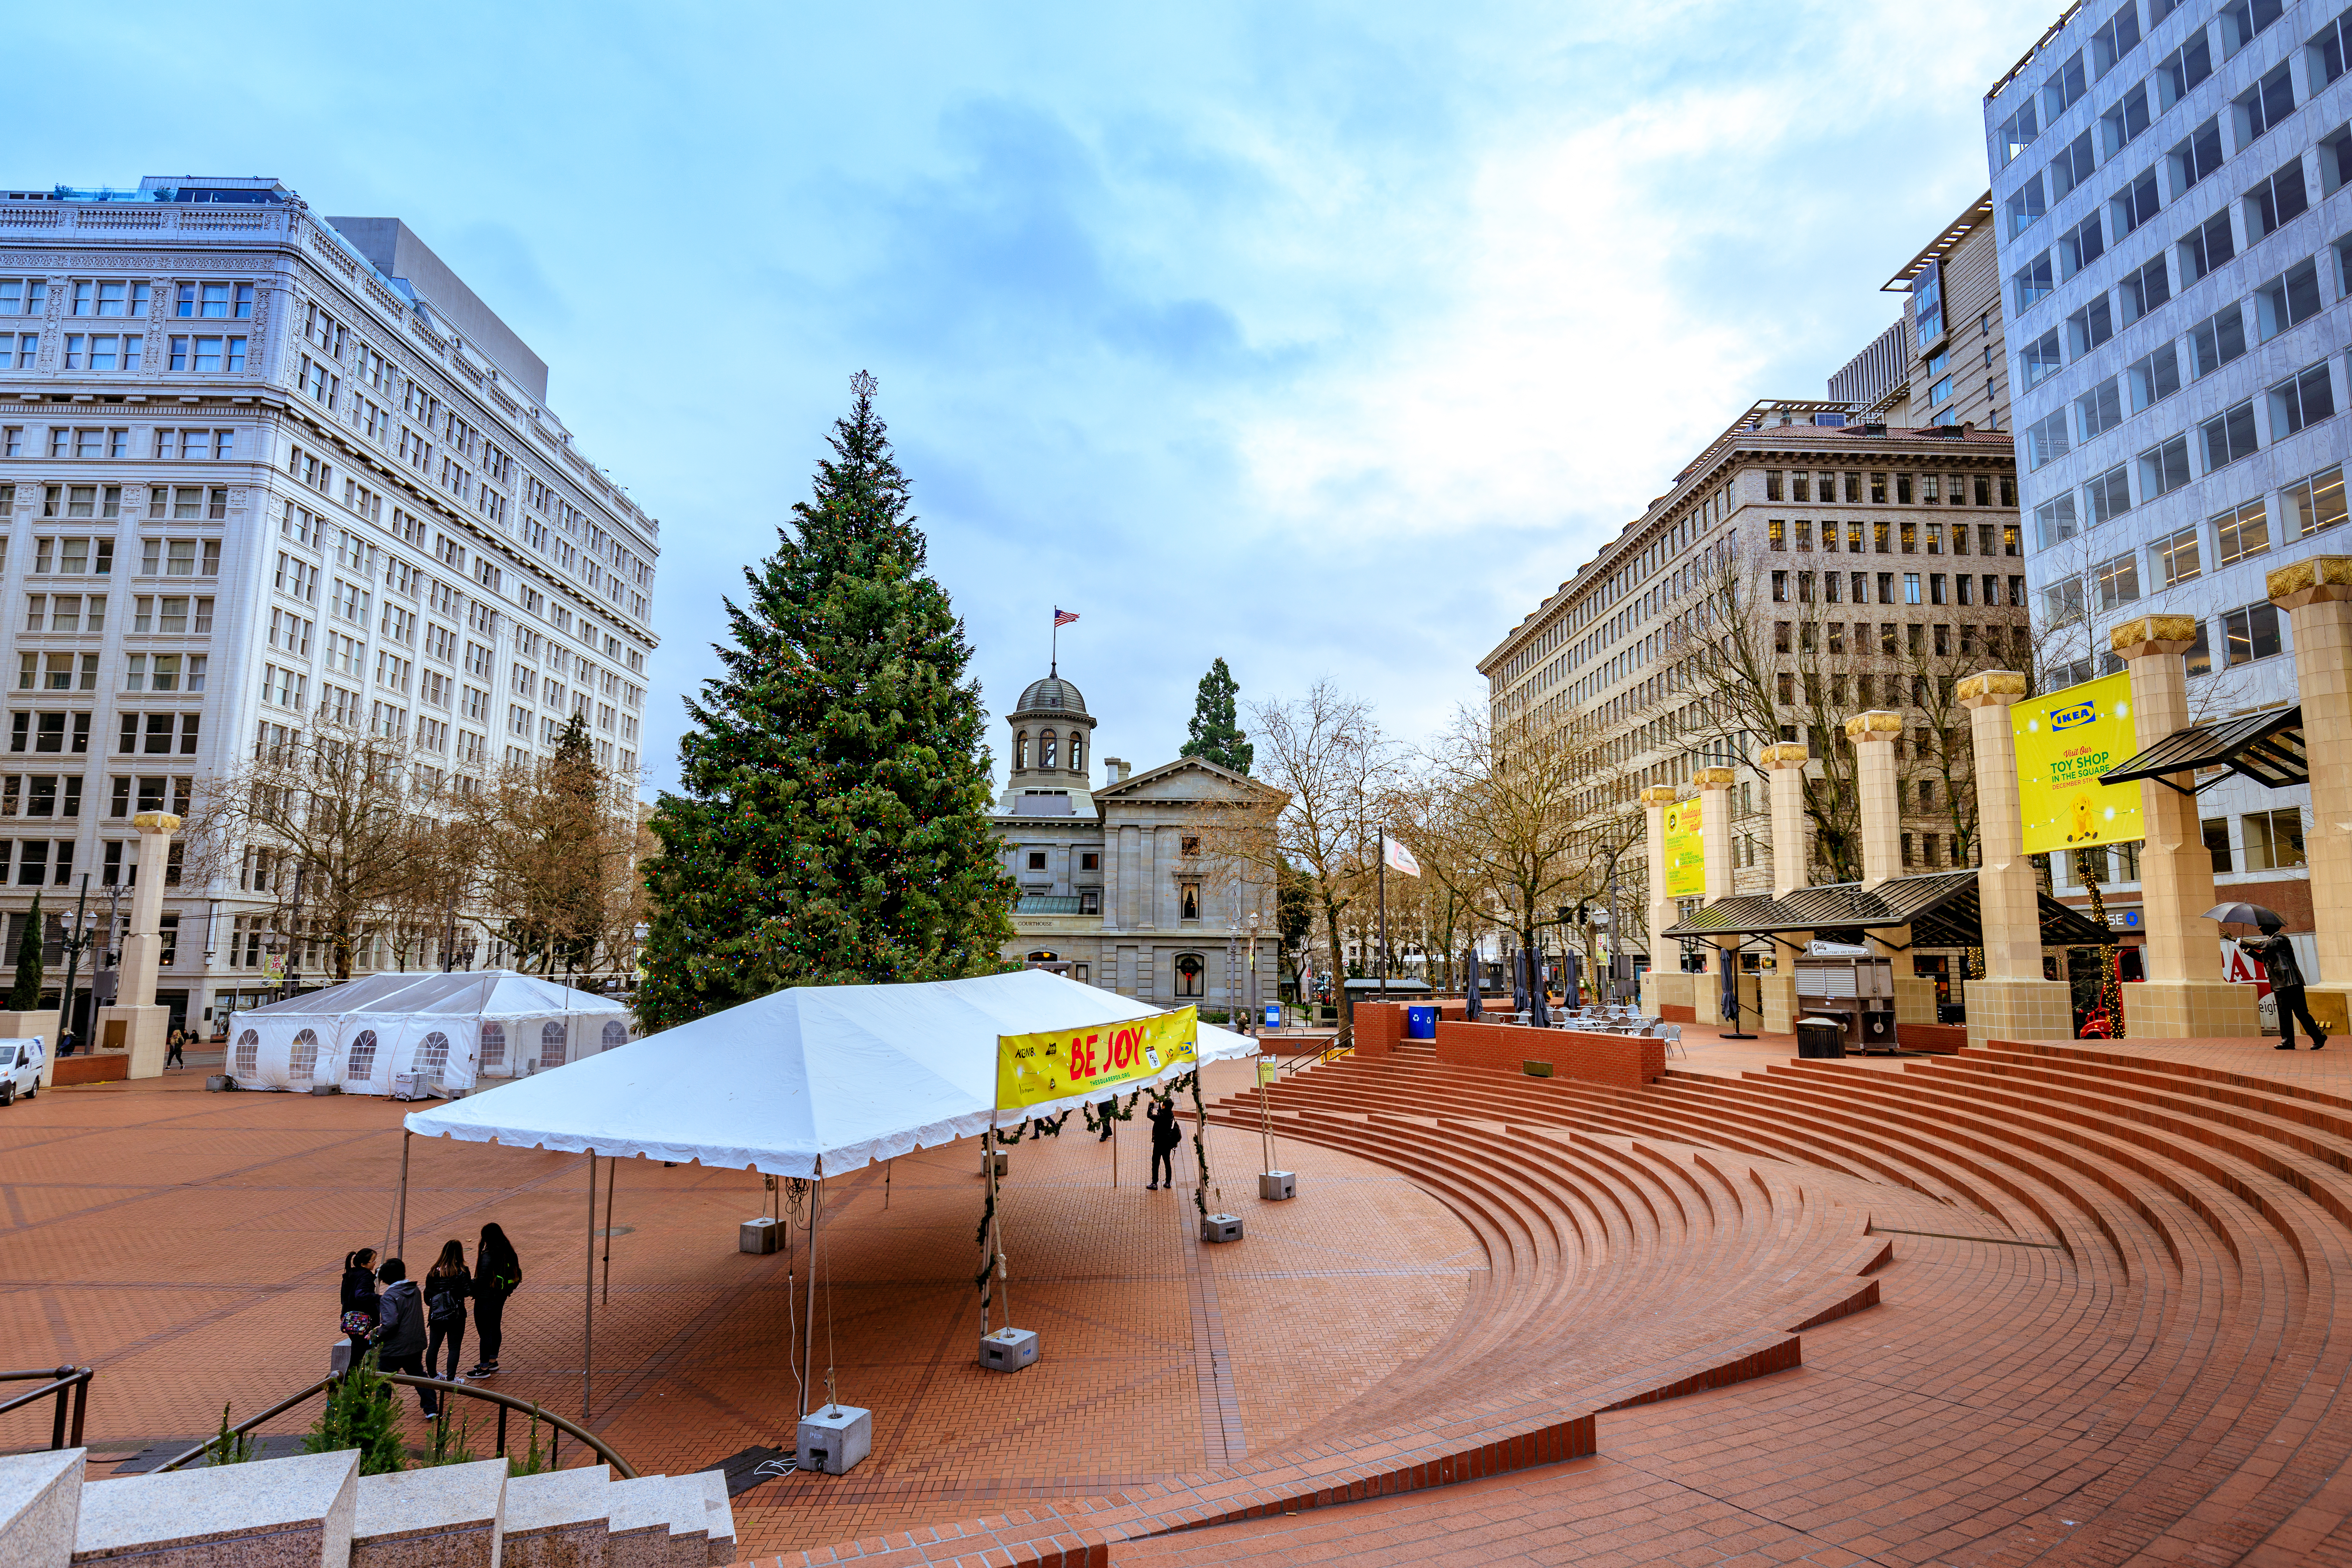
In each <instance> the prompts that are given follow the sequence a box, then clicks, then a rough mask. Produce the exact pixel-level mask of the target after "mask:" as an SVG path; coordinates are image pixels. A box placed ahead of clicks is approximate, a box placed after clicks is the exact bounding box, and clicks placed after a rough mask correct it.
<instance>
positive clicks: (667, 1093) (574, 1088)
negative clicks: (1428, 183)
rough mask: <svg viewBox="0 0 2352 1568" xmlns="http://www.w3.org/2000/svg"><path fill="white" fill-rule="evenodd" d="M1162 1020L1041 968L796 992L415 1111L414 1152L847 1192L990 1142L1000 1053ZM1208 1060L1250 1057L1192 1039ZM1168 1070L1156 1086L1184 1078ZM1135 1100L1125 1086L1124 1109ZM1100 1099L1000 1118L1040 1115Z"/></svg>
mask: <svg viewBox="0 0 2352 1568" xmlns="http://www.w3.org/2000/svg"><path fill="white" fill-rule="evenodd" d="M1162 1011H1165V1009H1162V1008H1159V1007H1153V1006H1151V1005H1148V1004H1146V1003H1142V1002H1139V1001H1136V1000H1135V999H1133V998H1132V997H1128V996H1121V995H1118V994H1116V993H1114V992H1109V991H1099V990H1097V989H1096V988H1095V987H1094V986H1091V985H1087V984H1081V983H1080V982H1077V981H1075V980H1066V979H1064V978H1062V977H1061V976H1060V975H1058V974H1053V973H1047V972H1046V971H1045V970H1041V969H1028V970H1022V971H1020V972H1018V973H1012V974H990V975H982V976H981V977H979V978H977V979H972V980H944V981H935V982H929V983H925V984H899V985H818V986H800V987H795V988H794V989H793V990H789V991H779V992H777V993H775V994H773V995H770V996H762V997H761V998H760V999H759V1000H757V1001H755V1002H746V1003H744V1004H743V1005H740V1006H739V1007H730V1008H729V1009H727V1011H725V1012H723V1013H715V1014H712V1015H711V1016H709V1017H705V1018H698V1019H696V1020H695V1021H694V1022H692V1023H690V1024H681V1025H679V1026H677V1028H674V1029H669V1030H666V1031H664V1032H663V1033H661V1034H658V1035H654V1036H651V1037H647V1038H646V1039H642V1040H639V1041H637V1042H635V1044H633V1045H631V1046H629V1047H627V1048H626V1049H625V1050H618V1051H610V1052H606V1053H604V1054H603V1055H599V1056H594V1057H590V1058H587V1059H585V1060H583V1061H578V1062H574V1063H573V1064H572V1066H571V1067H570V1068H566V1069H565V1070H564V1071H562V1072H559V1073H546V1074H541V1075H540V1076H538V1077H535V1078H530V1079H519V1080H517V1081H515V1082H513V1083H507V1084H500V1085H498V1086H496V1087H495V1088H492V1089H486V1090H484V1091H483V1092H481V1093H479V1094H475V1095H471V1096H468V1097H467V1099H465V1100H457V1101H454V1102H452V1103H450V1104H447V1105H438V1106H435V1107H434V1108H432V1109H431V1110H420V1111H412V1112H411V1113H409V1115H408V1117H407V1118H406V1120H405V1122H404V1125H405V1126H406V1127H407V1129H408V1131H412V1132H415V1133H416V1134H418V1135H419V1136H421V1137H428V1138H439V1137H446V1138H456V1139H460V1140H462V1141H464V1142H473V1143H503V1144H508V1145H511V1146H515V1147H520V1148H526V1149H528V1148H542V1149H556V1150H562V1151H564V1152H572V1153H590V1154H601V1155H605V1156H607V1157H614V1156H619V1157H626V1156H629V1155H632V1154H642V1155H644V1156H646V1157H647V1158H649V1159H656V1160H667V1161H677V1162H680V1163H684V1162H686V1161H690V1160H691V1161H699V1162H700V1163H703V1164H706V1165H718V1166H724V1167H727V1168H729V1169H734V1170H752V1171H759V1172H761V1173H765V1174H768V1175H772V1176H796V1177H803V1178H807V1177H813V1176H817V1175H819V1174H823V1175H827V1176H835V1175H841V1174H843V1173H846V1172H849V1171H853V1170H856V1169H857V1168H858V1167H860V1166H862V1165H866V1164H868V1163H872V1162H874V1161H877V1160H887V1159H889V1158H891V1157H893V1156H894V1155H898V1154H904V1153H907V1152H909V1151H911V1150H915V1149H921V1148H929V1147H932V1146H934V1145H937V1144H941V1143H948V1142H953V1141H955V1140H956V1139H958V1138H970V1137H972V1136H975V1135H976V1134H979V1133H981V1132H984V1131H987V1130H988V1125H989V1122H990V1121H991V1119H992V1117H998V1113H997V1111H996V1108H995V1094H996V1038H997V1037H998V1036H1000V1035H1028V1034H1040V1033H1043V1032H1045V1031H1047V1030H1053V1029H1065V1028H1080V1027H1083V1026H1086V1025H1088V1024H1107V1023H1115V1022H1118V1021H1120V1020H1123V1019H1128V1018H1141V1017H1147V1016H1151V1015H1153V1014H1155V1013H1159V1012H1162ZM1198 1049H1199V1055H1200V1058H1201V1059H1202V1060H1203V1061H1215V1060H1220V1059H1223V1058H1234V1057H1249V1056H1255V1054H1256V1053H1257V1049H1258V1047H1257V1043H1256V1042H1255V1041H1254V1040H1251V1039H1249V1038H1247V1037H1244V1036H1241V1035H1236V1034H1232V1033H1229V1032H1228V1031H1226V1030H1223V1029H1219V1028H1215V1027H1213V1026H1209V1025H1206V1024H1203V1025H1202V1026H1200V1035H1199V1047H1198ZM1189 1070H1190V1066H1189V1064H1181V1063H1171V1065H1170V1066H1169V1067H1167V1068H1162V1069H1161V1070H1160V1072H1159V1073H1157V1074H1155V1075H1153V1076H1152V1077H1151V1078H1150V1079H1139V1080H1137V1082H1150V1083H1158V1082H1160V1081H1162V1080H1164V1079H1171V1078H1176V1077H1180V1076H1181V1075H1182V1074H1183V1073H1184V1072H1186V1071H1189ZM1135 1087H1136V1085H1135V1084H1134V1083H1129V1084H1125V1085H1122V1086H1121V1092H1123V1093H1124V1092H1132V1090H1133V1089H1134V1088H1135ZM1107 1092H1108V1091H1104V1090H1096V1091H1094V1092H1092V1093H1090V1094H1084V1095H1073V1096H1071V1097H1069V1098H1067V1099H1064V1100H1053V1101H1050V1102H1048V1103H1046V1104H1043V1105H1038V1106H1034V1107H1032V1108H1030V1109H1029V1110H1024V1111H1013V1112H1010V1113H1007V1114H1004V1115H1003V1116H1002V1117H998V1120H1000V1121H1001V1123H1002V1124H1003V1125H1004V1126H1008V1127H1010V1126H1013V1125H1015V1124H1017V1123H1018V1122H1019V1121H1022V1120H1023V1119H1024V1117H1026V1116H1033V1115H1035V1116H1051V1115H1055V1114H1058V1113H1059V1112H1061V1111H1064V1110H1069V1109H1071V1108H1072V1107H1074V1106H1076V1105H1077V1104H1079V1103H1080V1102H1081V1101H1083V1100H1101V1099H1103V1098H1105V1097H1106V1094H1107Z"/></svg>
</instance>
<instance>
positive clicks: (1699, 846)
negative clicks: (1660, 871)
mask: <svg viewBox="0 0 2352 1568" xmlns="http://www.w3.org/2000/svg"><path fill="white" fill-rule="evenodd" d="M1698 807H1699V803H1698V802H1697V801H1696V800H1678V801H1676V802H1675V804H1674V805H1670V806H1668V807H1666V897H1668V898H1670V899H1703V898H1705V897H1706V839H1705V838H1704V837H1702V836H1701V835H1700V833H1699V809H1698Z"/></svg>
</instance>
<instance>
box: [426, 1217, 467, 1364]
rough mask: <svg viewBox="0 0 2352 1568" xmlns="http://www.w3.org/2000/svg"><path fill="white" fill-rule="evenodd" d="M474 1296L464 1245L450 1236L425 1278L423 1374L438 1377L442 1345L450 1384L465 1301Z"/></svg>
mask: <svg viewBox="0 0 2352 1568" xmlns="http://www.w3.org/2000/svg"><path fill="white" fill-rule="evenodd" d="M473 1294H474V1277H473V1275H472V1274H470V1273H468V1272H467V1268H466V1244H465V1243H464V1242H462V1241H459V1240H458V1239H457V1237H454V1236H453V1237H450V1238H449V1239H448V1240H447V1241H446V1242H444V1243H443V1244H442V1247H441V1256H440V1257H439V1258H436V1259H435V1260H434V1264H433V1268H432V1270H431V1272H429V1273H427V1274H426V1275H425V1376H427V1377H440V1376H442V1375H443V1374H442V1373H440V1372H438V1371H436V1370H435V1369H436V1368H437V1367H438V1366H440V1364H441V1346H442V1344H443V1343H444V1342H446V1343H447V1345H448V1347H449V1371H448V1373H447V1376H448V1378H449V1381H450V1382H452V1383H456V1382H458V1381H460V1380H459V1378H458V1376H457V1357H458V1352H459V1351H460V1349H461V1348H462V1347H463V1346H464V1344H465V1342H466V1302H467V1300H468V1299H469V1298H470V1297H472V1295H473Z"/></svg>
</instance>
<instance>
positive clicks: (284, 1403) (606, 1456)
mask: <svg viewBox="0 0 2352 1568" xmlns="http://www.w3.org/2000/svg"><path fill="white" fill-rule="evenodd" d="M86 1370H87V1369H85V1371H86ZM348 1375H350V1374H349V1373H329V1374H328V1375H326V1376H325V1377H322V1378H320V1380H319V1381H318V1382H316V1383H314V1384H311V1385H310V1387H308V1388H306V1389H304V1390H302V1392H301V1393H299V1394H294V1395H292V1396H291V1397H289V1398H286V1399H281V1400H279V1401H278V1403H277V1404H275V1405H271V1406H270V1407H269V1408H268V1409H267V1410H265V1411H263V1412H262V1413H261V1414H260V1415H253V1416H248V1417H247V1418H246V1419H245V1420H243V1421H240V1422H238V1423H237V1424H236V1426H232V1427H230V1428H229V1436H232V1437H242V1436H246V1435H247V1434H248V1433H250V1432H252V1431H253V1429H254V1428H255V1427H257V1426H260V1425H261V1424H262V1423H263V1422H265V1421H272V1420H275V1419H277V1418H278V1416H280V1415H285V1414H286V1413H287V1412H288V1411H289V1410H292V1409H294V1408H295V1407H296V1406H298V1405H303V1404H305V1403H307V1402H309V1401H310V1400H312V1399H315V1398H317V1397H318V1396H319V1395H320V1394H324V1393H326V1392H327V1391H328V1390H329V1389H331V1388H332V1387H334V1386H335V1384H338V1383H340V1382H341V1381H342V1380H343V1379H344V1378H345V1377H346V1376H348ZM376 1375H377V1376H378V1377H381V1378H383V1380H384V1381H385V1382H386V1383H397V1384H405V1385H406V1386H408V1387H410V1388H429V1389H432V1390H434V1391H435V1392H436V1393H437V1394H442V1395H443V1396H444V1398H445V1400H446V1396H447V1395H449V1394H464V1395H465V1396H466V1397H467V1398H468V1399H481V1400H487V1401H488V1402H489V1403H490V1404H492V1405H497V1406H498V1407H499V1434H498V1445H499V1447H498V1457H499V1458H504V1457H505V1455H506V1451H507V1412H508V1411H509V1410H513V1411H520V1413H522V1414H523V1415H529V1416H531V1417H534V1418H535V1419H537V1420H541V1421H544V1422H546V1423H547V1424H548V1426H551V1427H552V1428H554V1430H555V1434H556V1436H554V1437H553V1438H552V1439H551V1440H550V1443H549V1449H548V1464H549V1467H550V1468H554V1466H555V1458H556V1453H557V1447H558V1445H560V1444H561V1443H562V1440H563V1439H562V1434H564V1433H566V1432H569V1433H571V1434H572V1436H574V1437H577V1438H578V1439H579V1440H580V1441H581V1442H583V1443H585V1444H586V1445H587V1446H588V1447H589V1448H590V1449H591V1450H592V1451H593V1453H594V1454H595V1455H596V1457H597V1458H600V1459H602V1460H604V1463H606V1464H608V1465H610V1466H612V1467H613V1468H614V1470H615V1471H617V1472H619V1475H620V1478H621V1479H623V1480H625V1481H634V1480H635V1479H637V1472H636V1470H635V1468H634V1467H632V1466H631V1465H630V1463H629V1462H628V1461H627V1460H626V1459H624V1458H621V1456H620V1455H619V1454H617V1453H615V1452H614V1450H613V1448H612V1447H611V1446H610V1445H608V1444H607V1443H606V1442H605V1441H604V1439H603V1438H602V1437H599V1436H596V1434H595V1433H593V1432H591V1431H589V1430H588V1429H587V1428H586V1427H585V1426H580V1425H579V1424H578V1423H577V1422H574V1421H572V1420H570V1419H568V1418H566V1417H564V1416H562V1415H557V1414H556V1413H555V1412H554V1411H552V1410H549V1409H547V1408H545V1407H544V1406H541V1405H533V1404H532V1403H531V1402H530V1401H529V1400H528V1399H517V1398H516V1397H515V1396H514V1395H513V1394H500V1393H499V1392H498V1391H497V1390H496V1389H491V1388H479V1387H477V1386H475V1385H474V1384H470V1383H449V1382H446V1381H444V1380H443V1379H441V1378H437V1377H419V1376H417V1375H416V1374H415V1373H407V1372H380V1373H376ZM9 1408H11V1407H10V1406H7V1405H0V1412H5V1410H7V1409H9ZM446 1415H447V1406H446V1403H445V1405H443V1415H442V1416H441V1417H439V1418H441V1419H446ZM74 1432H75V1436H76V1440H77V1442H79V1435H80V1432H81V1426H80V1422H79V1419H77V1421H76V1422H75V1425H74ZM219 1441H220V1438H219V1436H217V1435H215V1436H211V1437H207V1438H205V1440H204V1441H203V1442H201V1443H199V1444H197V1445H196V1446H195V1447H193V1448H190V1449H188V1450H187V1451H186V1452H185V1453H182V1454H175V1455H173V1457H172V1458H169V1459H166V1460H164V1461H163V1463H162V1464H160V1465H158V1466H156V1467H155V1468H154V1470H153V1471H152V1472H151V1473H152V1474H155V1475H162V1474H163V1472H164V1471H166V1470H176V1469H178V1468H180V1467H181V1466H183V1465H185V1464H188V1463H191V1462H192V1461H194V1460H196V1459H201V1458H204V1457H205V1451H206V1450H207V1449H209V1448H211V1447H213V1446H214V1445H215V1444H217V1443H218V1442H219Z"/></svg>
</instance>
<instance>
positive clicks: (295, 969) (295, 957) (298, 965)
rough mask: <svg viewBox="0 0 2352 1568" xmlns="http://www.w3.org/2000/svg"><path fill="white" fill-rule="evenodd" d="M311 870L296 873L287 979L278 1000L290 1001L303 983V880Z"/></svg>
mask: <svg viewBox="0 0 2352 1568" xmlns="http://www.w3.org/2000/svg"><path fill="white" fill-rule="evenodd" d="M309 870H310V868H309V867H307V866H305V867H298V868H295V872H294V912H293V914H292V915H291V916H290V917H289V920H288V922H287V924H288V930H287V934H286V978H285V979H284V980H283V981H281V982H280V983H279V984H278V1000H279V1001H281V1002H285V1001H290V1000H292V998H293V995H294V988H295V987H296V986H297V985H299V984H300V983H301V971H302V879H303V877H304V876H306V875H307V874H308V873H309Z"/></svg>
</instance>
